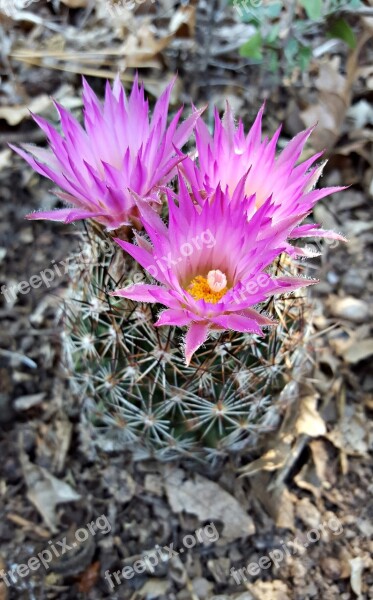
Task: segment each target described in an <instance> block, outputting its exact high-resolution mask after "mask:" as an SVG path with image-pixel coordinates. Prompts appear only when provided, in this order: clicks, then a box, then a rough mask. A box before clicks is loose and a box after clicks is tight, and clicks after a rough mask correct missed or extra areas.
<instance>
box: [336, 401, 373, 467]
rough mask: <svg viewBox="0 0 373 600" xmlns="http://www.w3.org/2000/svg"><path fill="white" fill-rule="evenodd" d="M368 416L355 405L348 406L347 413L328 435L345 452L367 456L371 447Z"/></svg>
mask: <svg viewBox="0 0 373 600" xmlns="http://www.w3.org/2000/svg"><path fill="white" fill-rule="evenodd" d="M368 426H369V422H367V420H366V417H365V415H364V413H363V411H361V412H358V411H357V409H354V407H353V406H347V407H346V413H345V414H344V415H343V417H342V419H341V420H340V422H339V423H338V425H337V426H336V427H335V428H334V429H333V430H332V431H330V432H329V433H328V434H327V435H326V437H327V438H328V440H329V441H330V442H332V444H333V445H334V446H335V447H336V448H338V449H339V450H341V451H342V452H343V453H345V454H349V455H351V456H366V455H367V452H368V449H369V435H368Z"/></svg>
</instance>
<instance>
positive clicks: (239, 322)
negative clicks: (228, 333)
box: [212, 314, 263, 335]
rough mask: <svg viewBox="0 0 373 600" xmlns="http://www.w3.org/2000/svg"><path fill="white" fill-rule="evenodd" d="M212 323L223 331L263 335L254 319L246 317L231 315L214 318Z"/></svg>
mask: <svg viewBox="0 0 373 600" xmlns="http://www.w3.org/2000/svg"><path fill="white" fill-rule="evenodd" d="M212 322H213V323H215V325H218V326H219V327H223V329H231V330H233V331H242V332H247V333H256V334H258V335H263V332H262V330H261V328H260V326H259V325H258V323H257V322H256V321H255V320H254V319H250V318H249V317H244V316H242V315H236V314H230V315H221V316H220V317H214V318H213V319H212Z"/></svg>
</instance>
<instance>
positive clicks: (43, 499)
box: [20, 450, 80, 533]
mask: <svg viewBox="0 0 373 600" xmlns="http://www.w3.org/2000/svg"><path fill="white" fill-rule="evenodd" d="M20 462H21V465H22V469H23V474H24V477H25V481H26V484H27V488H28V491H27V497H28V499H29V500H30V501H31V502H32V503H33V504H34V506H35V507H36V509H37V510H38V511H39V513H40V515H41V516H42V517H43V519H44V521H45V523H46V525H47V527H49V529H50V530H51V531H52V532H53V533H57V531H58V526H57V515H56V507H57V505H58V504H62V503H64V502H75V501H76V500H79V499H80V494H78V493H77V492H76V491H75V490H73V488H72V487H71V486H70V485H69V484H67V483H65V482H64V481H61V480H60V479H57V478H56V477H54V476H53V475H51V474H50V473H48V471H47V470H46V469H44V468H43V467H39V466H38V465H34V464H33V463H31V461H30V460H29V458H28V456H27V455H26V454H25V452H24V451H23V450H21V452H20Z"/></svg>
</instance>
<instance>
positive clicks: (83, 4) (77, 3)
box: [61, 0, 88, 8]
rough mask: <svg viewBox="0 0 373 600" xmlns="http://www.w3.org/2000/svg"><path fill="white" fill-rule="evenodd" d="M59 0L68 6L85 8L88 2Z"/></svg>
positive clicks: (86, 0) (82, 0) (84, 0)
mask: <svg viewBox="0 0 373 600" xmlns="http://www.w3.org/2000/svg"><path fill="white" fill-rule="evenodd" d="M61 2H62V4H66V6H68V7H69V8H85V7H86V6H87V4H88V0H61Z"/></svg>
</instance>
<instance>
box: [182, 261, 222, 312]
mask: <svg viewBox="0 0 373 600" xmlns="http://www.w3.org/2000/svg"><path fill="white" fill-rule="evenodd" d="M227 291H228V288H227V277H226V275H225V274H224V273H223V272H222V271H219V269H216V270H213V271H209V272H208V273H207V277H203V276H202V275H197V277H194V279H192V281H191V282H190V284H189V286H188V292H189V293H190V295H191V296H193V298H194V299H195V300H205V301H206V302H211V303H212V304H216V303H217V302H219V300H220V299H221V298H222V297H223V296H224V294H225V293H226V292H227Z"/></svg>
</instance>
